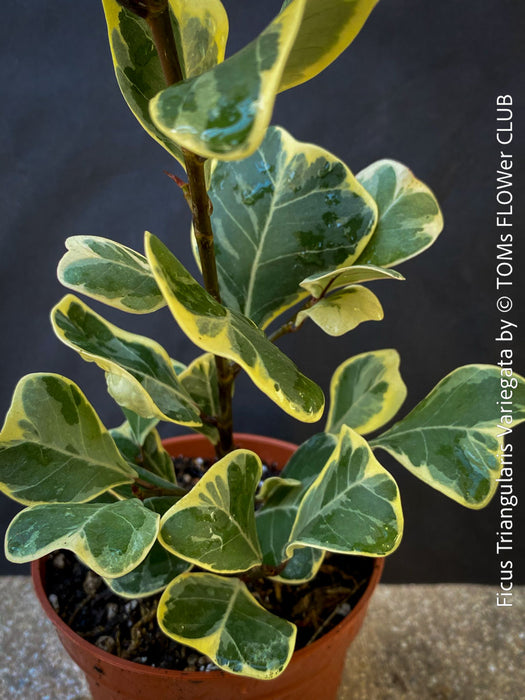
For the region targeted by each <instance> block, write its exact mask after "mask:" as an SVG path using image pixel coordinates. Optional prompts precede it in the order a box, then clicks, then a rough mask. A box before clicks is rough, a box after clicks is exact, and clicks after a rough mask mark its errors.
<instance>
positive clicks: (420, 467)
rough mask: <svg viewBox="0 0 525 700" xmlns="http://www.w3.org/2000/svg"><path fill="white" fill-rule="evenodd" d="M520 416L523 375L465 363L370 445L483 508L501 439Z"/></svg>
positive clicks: (493, 482) (524, 402)
mask: <svg viewBox="0 0 525 700" xmlns="http://www.w3.org/2000/svg"><path fill="white" fill-rule="evenodd" d="M509 387H510V388H509ZM504 392H505V396H510V397H511V398H510V400H511V402H512V412H511V413H509V414H507V415H510V416H511V421H510V422H509V419H508V418H507V417H504V415H505V411H504V409H505V408H507V406H505V405H504V404H502V403H501V402H502V397H503V393H504ZM508 392H510V393H508ZM503 400H505V399H503ZM523 420H525V379H523V377H520V376H519V375H516V374H514V376H513V377H512V379H508V378H507V375H505V374H504V369H503V370H500V368H499V367H493V366H491V365H466V366H465V367H459V368H458V369H456V370H454V371H453V372H451V373H450V374H449V375H447V376H446V377H445V378H444V379H442V380H441V381H440V382H439V384H437V386H436V387H435V388H434V389H433V390H432V391H431V392H430V394H428V396H427V397H426V398H425V399H423V401H421V402H420V403H419V404H418V405H417V406H416V407H415V408H414V409H413V410H412V411H411V412H410V413H409V414H408V415H407V416H406V417H405V418H403V419H402V420H401V421H399V422H398V423H396V424H395V425H394V426H393V427H392V428H390V430H387V431H386V433H383V435H380V436H379V437H378V438H377V439H376V440H374V441H373V442H372V443H371V445H372V447H374V448H375V447H380V448H381V449H383V450H386V451H387V452H389V453H390V454H391V455H393V456H394V457H395V458H396V459H397V460H398V461H399V462H401V464H402V465H403V466H404V467H406V468H407V469H408V470H409V471H410V472H412V474H415V475H416V476H417V477H419V478H420V479H422V480H423V481H424V482H426V483H427V484H428V485H429V486H432V487H433V488H435V489H437V490H438V491H441V492H442V493H444V494H445V495H446V496H448V497H449V498H452V499H453V500H455V501H457V502H458V503H461V504H462V505H464V506H467V507H469V508H483V506H485V505H486V504H487V503H488V502H489V501H490V499H491V498H492V496H493V495H494V492H495V490H496V488H497V485H498V483H497V479H498V477H499V475H500V470H501V467H502V460H501V454H502V452H501V451H502V449H503V438H504V436H505V435H506V434H507V432H508V431H509V429H510V428H512V427H513V426H515V425H518V423H521V422H522V421H523Z"/></svg>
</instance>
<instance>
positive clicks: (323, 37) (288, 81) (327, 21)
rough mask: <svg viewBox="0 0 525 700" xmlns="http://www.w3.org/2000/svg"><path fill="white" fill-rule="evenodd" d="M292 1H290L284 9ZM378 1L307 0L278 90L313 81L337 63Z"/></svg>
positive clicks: (288, 0) (285, 5)
mask: <svg viewBox="0 0 525 700" xmlns="http://www.w3.org/2000/svg"><path fill="white" fill-rule="evenodd" d="M292 2H293V0H287V2H285V3H284V5H283V8H286V7H287V6H288V5H290V4H291V3H292ZM376 3H377V0H307V2H306V7H305V10H304V15H303V18H302V21H301V25H300V27H299V32H298V34H297V36H296V38H295V42H294V45H293V48H292V50H291V51H290V54H289V56H288V60H287V62H286V67H285V69H284V73H283V76H282V78H281V83H280V86H279V90H280V91H282V90H288V89H289V88H291V87H294V86H295V85H300V84H301V83H304V82H306V81H307V80H310V79H311V78H313V77H314V76H316V75H317V74H318V73H320V72H321V71H322V70H324V69H325V68H326V67H327V66H329V65H330V63H332V61H335V59H336V58H337V57H338V56H339V54H340V53H342V52H343V51H344V50H345V49H346V48H347V46H349V44H351V43H352V41H353V40H354V39H355V37H356V35H357V34H358V33H359V32H360V31H361V28H362V26H363V24H364V23H365V22H366V20H367V19H368V16H369V15H370V13H371V12H372V10H373V9H374V6H375V5H376Z"/></svg>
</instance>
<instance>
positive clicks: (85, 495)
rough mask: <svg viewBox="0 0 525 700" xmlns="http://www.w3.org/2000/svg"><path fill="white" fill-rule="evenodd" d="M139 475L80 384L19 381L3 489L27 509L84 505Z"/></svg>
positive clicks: (0, 445) (0, 480)
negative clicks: (43, 505) (70, 504)
mask: <svg viewBox="0 0 525 700" xmlns="http://www.w3.org/2000/svg"><path fill="white" fill-rule="evenodd" d="M136 476H137V473H136V472H135V471H134V470H133V469H132V468H131V467H130V466H129V465H128V464H127V463H126V462H125V460H124V459H123V458H122V457H121V456H120V453H119V451H118V449H117V447H116V445H115V443H114V442H113V440H112V438H111V436H110V435H109V433H108V431H107V430H106V429H105V428H104V426H103V425H102V423H101V422H100V419H99V417H98V416H97V414H96V413H95V411H94V409H93V407H92V406H91V404H90V403H89V402H88V400H87V399H86V397H85V396H84V394H83V393H82V392H81V391H80V389H79V388H78V387H77V386H76V384H74V383H73V382H71V381H70V380H69V379H66V378H65V377H61V376H59V375H56V374H29V375H27V376H26V377H23V378H22V379H21V380H20V381H19V383H18V384H17V387H16V389H15V393H14V396H13V401H12V404H11V407H10V409H9V412H8V414H7V417H6V420H5V423H4V427H3V429H2V432H1V433H0V490H2V491H3V492H4V493H6V494H7V495H8V496H9V497H10V498H12V499H14V500H15V501H18V502H19V503H24V504H26V505H29V504H41V503H82V502H85V501H89V500H91V499H93V498H95V497H96V496H98V495H99V494H102V493H104V492H105V491H107V490H108V489H110V488H112V487H114V486H118V485H119V484H129V483H132V482H133V480H134V478H135V477H136Z"/></svg>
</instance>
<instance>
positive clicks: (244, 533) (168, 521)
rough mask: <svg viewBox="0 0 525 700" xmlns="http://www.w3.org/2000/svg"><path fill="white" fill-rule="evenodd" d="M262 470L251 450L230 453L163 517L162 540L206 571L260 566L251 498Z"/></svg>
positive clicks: (170, 549) (231, 570) (167, 546)
mask: <svg viewBox="0 0 525 700" xmlns="http://www.w3.org/2000/svg"><path fill="white" fill-rule="evenodd" d="M261 473H262V465H261V460H260V459H259V457H258V456H257V455H256V454H255V453H254V452H250V451H248V450H234V451H233V452H230V453H229V454H228V455H226V457H223V458H222V459H221V460H219V461H218V462H216V463H215V464H214V465H213V466H212V467H211V468H210V469H209V470H208V471H207V472H206V473H205V474H204V476H203V477H202V478H201V479H200V480H199V481H198V483H197V484H196V485H195V486H194V487H193V489H192V490H191V491H190V492H189V493H188V495H187V496H184V498H181V499H180V501H178V502H177V503H176V504H175V505H174V506H173V507H172V508H170V510H169V511H168V512H167V513H166V514H165V515H164V516H163V518H162V521H161V526H160V534H159V540H160V542H161V544H162V545H163V546H164V547H166V549H167V550H168V551H170V552H172V553H173V554H176V555H177V556H179V557H182V558H183V559H186V560H187V561H190V562H192V563H193V564H198V565H199V566H200V567H201V568H203V569H206V570H208V571H216V572H218V573H237V572H240V571H247V570H248V569H251V568H252V567H253V566H257V565H258V564H260V563H261V560H262V556H261V550H260V547H259V542H258V539H257V532H256V528H255V513H254V507H253V499H254V496H255V490H256V489H257V485H258V484H259V481H260V479H261Z"/></svg>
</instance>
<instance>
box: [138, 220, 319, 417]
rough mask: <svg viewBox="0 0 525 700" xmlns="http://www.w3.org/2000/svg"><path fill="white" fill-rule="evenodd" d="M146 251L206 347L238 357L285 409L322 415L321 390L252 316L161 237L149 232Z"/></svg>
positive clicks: (178, 314)
mask: <svg viewBox="0 0 525 700" xmlns="http://www.w3.org/2000/svg"><path fill="white" fill-rule="evenodd" d="M146 255H147V257H148V260H149V261H150V264H151V267H152V270H153V273H154V275H155V279H156V280H157V283H158V285H159V287H160V289H161V290H162V293H163V294H164V298H165V299H166V301H167V303H168V306H169V308H170V311H171V313H172V314H173V316H174V318H175V320H176V321H177V323H178V324H179V325H180V327H181V328H182V330H183V331H184V333H185V334H186V335H187V336H188V338H190V340H192V341H193V342H194V343H195V344H196V345H197V346H199V347H200V348H202V349H203V350H204V351H206V352H213V353H214V354H216V355H220V356H222V357H225V358H227V359H229V360H233V361H234V362H237V363H238V364H239V365H240V366H241V367H242V368H243V369H244V370H245V371H246V372H247V373H248V376H249V377H250V379H251V380H252V381H253V382H254V384H255V385H256V386H258V387H259V389H260V390H261V391H263V392H264V393H265V394H266V395H267V396H269V398H270V399H272V401H274V402H275V403H276V404H278V405H279V406H280V407H281V408H282V409H283V410H284V411H286V412H287V413H289V414H291V415H293V416H294V417H295V418H297V419H298V420H302V421H305V422H308V423H311V422H315V421H316V420H318V419H319V418H320V417H321V414H322V412H323V408H324V396H323V393H322V391H321V389H320V388H319V387H318V386H317V385H316V384H315V383H314V382H312V381H311V380H310V379H307V378H306V377H305V376H304V375H302V374H301V373H300V372H299V370H298V369H297V367H296V366H295V365H294V364H293V362H292V361H291V360H289V359H288V358H287V357H286V355H284V354H283V353H282V352H281V351H280V350H279V349H278V348H276V347H275V345H273V343H271V342H270V341H269V340H268V339H267V338H266V336H265V335H264V333H263V332H262V331H261V330H260V329H259V328H257V326H255V324H253V323H252V322H251V321H250V320H249V319H248V318H246V317H244V316H242V315H241V314H239V313H236V312H234V311H230V310H229V309H227V308H225V307H224V306H222V304H219V303H218V302H216V301H215V300H214V299H213V297H211V296H210V295H209V294H208V293H207V292H206V291H205V290H204V289H203V288H202V287H201V286H200V284H198V283H197V282H196V281H195V280H194V279H193V277H192V276H191V275H190V274H189V272H188V271H187V270H186V269H185V268H184V267H183V266H182V265H181V264H180V262H179V261H178V260H177V259H176V258H175V257H174V256H173V255H172V254H171V253H170V251H169V250H168V249H167V248H166V246H165V245H164V244H162V243H161V242H160V241H159V239H158V238H155V236H152V235H151V234H150V233H147V234H146Z"/></svg>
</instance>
